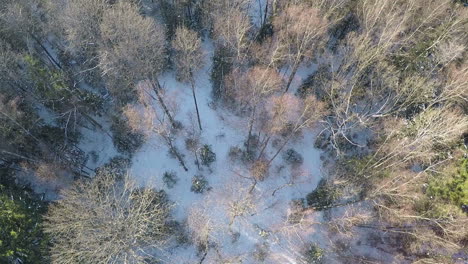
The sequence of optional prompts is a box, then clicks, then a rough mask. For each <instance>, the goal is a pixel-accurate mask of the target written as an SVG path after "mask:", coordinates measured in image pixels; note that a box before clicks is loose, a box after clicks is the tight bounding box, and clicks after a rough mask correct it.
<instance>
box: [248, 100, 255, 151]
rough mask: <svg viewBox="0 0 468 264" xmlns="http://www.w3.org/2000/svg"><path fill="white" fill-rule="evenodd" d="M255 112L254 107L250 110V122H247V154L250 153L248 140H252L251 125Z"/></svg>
mask: <svg viewBox="0 0 468 264" xmlns="http://www.w3.org/2000/svg"><path fill="white" fill-rule="evenodd" d="M255 110H256V106H254V108H253V109H252V115H251V116H250V121H249V135H248V136H247V146H246V149H247V152H249V151H250V139H251V138H252V129H253V124H254V118H255Z"/></svg>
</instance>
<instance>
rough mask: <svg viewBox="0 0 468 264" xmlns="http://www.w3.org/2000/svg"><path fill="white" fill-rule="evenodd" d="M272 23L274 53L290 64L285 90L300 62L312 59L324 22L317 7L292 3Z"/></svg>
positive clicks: (324, 26)
mask: <svg viewBox="0 0 468 264" xmlns="http://www.w3.org/2000/svg"><path fill="white" fill-rule="evenodd" d="M273 24H274V26H275V28H277V30H278V33H277V38H278V40H277V42H276V44H277V45H278V49H279V51H278V52H276V53H275V54H276V55H277V56H280V60H282V61H285V62H288V63H289V64H290V66H291V73H290V75H289V78H288V81H287V83H286V89H285V92H287V91H288V90H289V88H290V86H291V83H292V81H293V79H294V77H295V75H296V73H297V70H298V69H299V66H300V65H301V64H302V62H304V61H308V60H310V59H312V57H313V55H314V54H313V52H314V49H316V48H317V47H318V42H319V40H320V38H321V36H322V35H323V34H324V32H325V29H326V23H325V21H323V18H322V17H321V15H320V13H319V10H318V9H315V8H310V7H308V6H306V5H292V6H289V7H287V8H286V10H284V11H283V12H282V13H281V14H280V15H279V16H278V17H276V18H275V19H274V21H273Z"/></svg>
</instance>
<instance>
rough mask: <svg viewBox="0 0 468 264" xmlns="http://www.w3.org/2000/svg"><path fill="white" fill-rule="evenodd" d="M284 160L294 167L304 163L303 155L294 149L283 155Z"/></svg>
mask: <svg viewBox="0 0 468 264" xmlns="http://www.w3.org/2000/svg"><path fill="white" fill-rule="evenodd" d="M283 159H284V160H285V161H286V162H288V163H289V164H292V165H300V164H302V163H303V162H304V159H303V158H302V155H301V154H299V152H297V151H295V150H294V149H288V150H286V151H285V152H284V154H283Z"/></svg>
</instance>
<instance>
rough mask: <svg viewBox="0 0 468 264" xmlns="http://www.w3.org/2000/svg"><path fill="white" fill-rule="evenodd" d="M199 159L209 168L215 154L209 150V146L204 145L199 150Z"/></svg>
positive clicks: (214, 158)
mask: <svg viewBox="0 0 468 264" xmlns="http://www.w3.org/2000/svg"><path fill="white" fill-rule="evenodd" d="M200 159H201V162H202V164H203V165H205V166H210V165H211V163H213V162H214V161H215V160H216V154H215V153H214V152H213V151H212V150H211V146H210V145H207V144H205V145H203V147H202V148H201V149H200Z"/></svg>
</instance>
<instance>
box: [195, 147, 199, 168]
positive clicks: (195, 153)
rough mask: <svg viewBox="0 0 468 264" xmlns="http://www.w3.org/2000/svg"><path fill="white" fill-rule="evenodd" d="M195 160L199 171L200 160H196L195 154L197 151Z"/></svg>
mask: <svg viewBox="0 0 468 264" xmlns="http://www.w3.org/2000/svg"><path fill="white" fill-rule="evenodd" d="M194 152H195V160H196V161H197V168H198V170H200V160H198V154H197V151H196V150H195V151H194Z"/></svg>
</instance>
